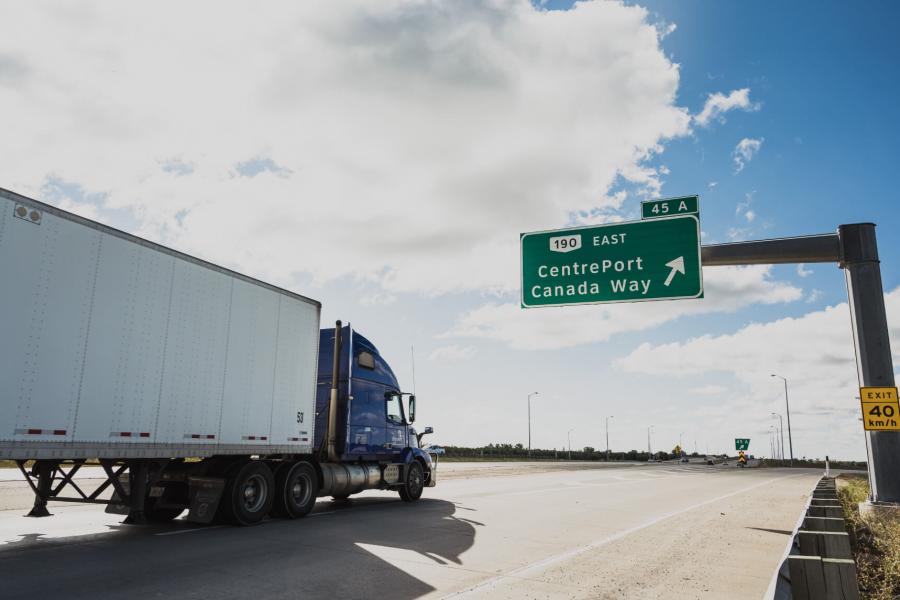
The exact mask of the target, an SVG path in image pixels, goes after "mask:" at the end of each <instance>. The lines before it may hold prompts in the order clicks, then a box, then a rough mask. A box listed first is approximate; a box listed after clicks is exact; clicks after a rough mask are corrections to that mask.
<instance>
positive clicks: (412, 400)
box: [409, 395, 416, 423]
mask: <svg viewBox="0 0 900 600" xmlns="http://www.w3.org/2000/svg"><path fill="white" fill-rule="evenodd" d="M409 422H410V423H415V422H416V397H415V395H412V396H410V397H409Z"/></svg>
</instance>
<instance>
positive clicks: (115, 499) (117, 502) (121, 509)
mask: <svg viewBox="0 0 900 600" xmlns="http://www.w3.org/2000/svg"><path fill="white" fill-rule="evenodd" d="M119 485H121V486H122V491H124V492H125V493H126V494H130V493H131V484H130V482H129V479H128V473H122V474H121V475H119ZM130 511H131V507H130V506H129V505H128V502H125V501H123V500H122V496H121V495H119V492H117V491H115V488H113V493H112V496H111V497H110V499H109V504H107V505H106V510H105V511H104V512H107V513H109V514H111V515H126V516H127V515H128V513H129V512H130Z"/></svg>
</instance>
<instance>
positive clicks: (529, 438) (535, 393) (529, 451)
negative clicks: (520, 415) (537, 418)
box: [528, 392, 538, 457]
mask: <svg viewBox="0 0 900 600" xmlns="http://www.w3.org/2000/svg"><path fill="white" fill-rule="evenodd" d="M537 395H538V393H537V392H531V393H530V394H528V456H529V457H530V456H531V397H532V396H537Z"/></svg>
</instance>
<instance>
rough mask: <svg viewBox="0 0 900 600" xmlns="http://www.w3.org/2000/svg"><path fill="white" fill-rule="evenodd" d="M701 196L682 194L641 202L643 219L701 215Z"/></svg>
mask: <svg viewBox="0 0 900 600" xmlns="http://www.w3.org/2000/svg"><path fill="white" fill-rule="evenodd" d="M699 214H700V196H680V197H677V198H662V199H660V200H646V201H644V202H641V218H642V219H658V218H661V217H675V216H680V215H699Z"/></svg>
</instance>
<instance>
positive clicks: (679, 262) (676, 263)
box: [663, 256, 684, 287]
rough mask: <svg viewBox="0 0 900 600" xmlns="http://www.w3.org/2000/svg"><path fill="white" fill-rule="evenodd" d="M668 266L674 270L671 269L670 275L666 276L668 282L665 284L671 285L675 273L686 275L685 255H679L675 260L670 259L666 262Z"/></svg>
mask: <svg viewBox="0 0 900 600" xmlns="http://www.w3.org/2000/svg"><path fill="white" fill-rule="evenodd" d="M666 266H667V267H670V268H671V269H672V270H671V271H669V276H668V277H666V282H665V283H664V284H663V285H664V286H666V287H669V284H670V283H672V278H673V277H675V273H681V274H682V275H684V257H683V256H679V257H678V258H676V259H675V260H670V261H669V262H667V263H666Z"/></svg>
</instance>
